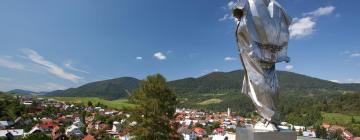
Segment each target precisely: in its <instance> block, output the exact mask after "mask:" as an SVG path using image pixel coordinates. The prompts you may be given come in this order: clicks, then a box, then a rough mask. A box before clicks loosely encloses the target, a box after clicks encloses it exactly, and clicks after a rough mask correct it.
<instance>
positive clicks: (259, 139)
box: [236, 127, 297, 140]
mask: <svg viewBox="0 0 360 140" xmlns="http://www.w3.org/2000/svg"><path fill="white" fill-rule="evenodd" d="M296 139H297V134H296V132H293V131H290V130H281V131H278V132H266V131H257V130H254V129H253V128H252V127H248V128H237V129H236V140H296Z"/></svg>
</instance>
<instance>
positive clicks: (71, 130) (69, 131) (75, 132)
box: [65, 125, 84, 137]
mask: <svg viewBox="0 0 360 140" xmlns="http://www.w3.org/2000/svg"><path fill="white" fill-rule="evenodd" d="M65 134H66V135H67V136H69V137H71V136H75V137H83V136H84V134H83V133H82V132H81V130H80V128H79V127H77V126H75V125H71V126H69V127H68V128H66V130H65Z"/></svg>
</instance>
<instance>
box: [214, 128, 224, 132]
mask: <svg viewBox="0 0 360 140" xmlns="http://www.w3.org/2000/svg"><path fill="white" fill-rule="evenodd" d="M215 131H216V132H218V133H222V132H224V131H225V129H224V128H216V129H215Z"/></svg>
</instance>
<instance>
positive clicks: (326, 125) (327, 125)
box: [322, 123, 330, 129]
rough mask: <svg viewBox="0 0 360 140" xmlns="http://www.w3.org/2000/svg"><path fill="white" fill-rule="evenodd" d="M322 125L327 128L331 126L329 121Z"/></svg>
mask: <svg viewBox="0 0 360 140" xmlns="http://www.w3.org/2000/svg"><path fill="white" fill-rule="evenodd" d="M322 127H323V128H325V129H328V128H330V124H328V123H323V125H322Z"/></svg>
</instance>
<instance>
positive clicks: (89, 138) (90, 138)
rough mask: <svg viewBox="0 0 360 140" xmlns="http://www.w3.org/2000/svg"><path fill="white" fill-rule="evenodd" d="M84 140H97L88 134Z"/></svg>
mask: <svg viewBox="0 0 360 140" xmlns="http://www.w3.org/2000/svg"><path fill="white" fill-rule="evenodd" d="M83 140H96V139H95V138H94V136H92V135H90V134H88V135H86V136H85V137H84V138H83Z"/></svg>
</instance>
